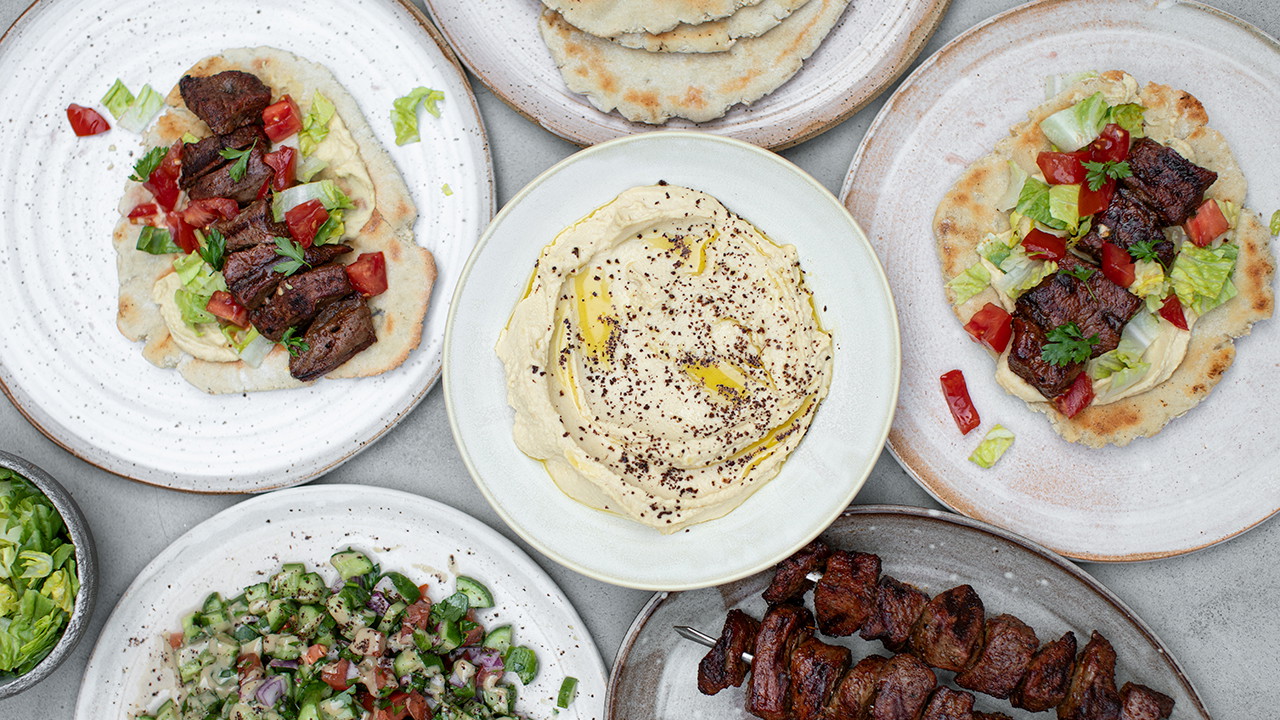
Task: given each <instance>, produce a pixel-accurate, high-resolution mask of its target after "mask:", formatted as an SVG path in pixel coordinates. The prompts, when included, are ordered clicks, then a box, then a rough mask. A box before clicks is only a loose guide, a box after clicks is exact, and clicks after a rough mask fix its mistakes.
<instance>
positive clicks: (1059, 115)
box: [1040, 92, 1109, 152]
mask: <svg viewBox="0 0 1280 720" xmlns="http://www.w3.org/2000/svg"><path fill="white" fill-rule="evenodd" d="M1108 108H1109V106H1108V105H1107V101H1106V98H1104V97H1103V96H1102V93H1100V92H1097V93H1094V94H1093V95H1090V96H1089V97H1087V98H1085V99H1084V100H1081V101H1080V102H1078V103H1076V104H1075V105H1072V106H1071V107H1069V108H1067V109H1065V110H1059V111H1058V112H1056V113H1054V114H1052V115H1050V116H1049V117H1047V118H1045V119H1044V120H1042V121H1041V122H1040V130H1041V131H1042V132H1044V135H1045V137H1047V138H1049V142H1051V143H1053V144H1054V145H1056V146H1057V147H1058V149H1059V150H1063V151H1065V152H1073V151H1076V150H1079V149H1080V148H1082V147H1084V146H1085V145H1088V144H1089V143H1091V142H1093V139H1094V138H1096V137H1098V133H1099V132H1101V131H1102V128H1103V127H1104V126H1105V125H1106V119H1107V110H1108Z"/></svg>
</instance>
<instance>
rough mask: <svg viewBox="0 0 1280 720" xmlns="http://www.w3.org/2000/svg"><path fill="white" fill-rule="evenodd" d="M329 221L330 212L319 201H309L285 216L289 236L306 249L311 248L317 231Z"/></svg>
mask: <svg viewBox="0 0 1280 720" xmlns="http://www.w3.org/2000/svg"><path fill="white" fill-rule="evenodd" d="M328 219H329V211H328V210H325V209H324V203H322V202H320V201H319V200H308V201H306V202H304V203H302V204H301V205H298V206H297V207H294V208H293V209H292V210H290V211H288V212H286V213H285V214H284V221H285V223H286V224H287V225H288V226H289V234H290V235H292V236H293V239H294V240H296V241H297V242H298V244H299V245H301V246H302V247H304V248H309V247H311V243H312V241H314V240H315V238H316V231H317V230H319V229H320V226H321V225H323V224H324V221H325V220H328Z"/></svg>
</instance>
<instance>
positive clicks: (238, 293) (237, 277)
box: [222, 244, 351, 311]
mask: <svg viewBox="0 0 1280 720" xmlns="http://www.w3.org/2000/svg"><path fill="white" fill-rule="evenodd" d="M349 252H351V248H350V247H348V246H346V245H316V246H313V247H309V248H307V249H306V252H305V254H304V255H303V257H304V258H306V261H307V262H308V263H309V264H310V265H311V266H312V267H318V266H320V265H324V264H325V263H328V262H331V261H332V260H333V259H334V258H336V257H338V256H339V255H343V254H345V253H349ZM284 260H285V258H283V257H281V256H280V255H278V254H277V253H276V246H275V245H274V244H266V245H255V246H254V247H251V248H249V249H248V250H241V251H240V252H235V253H231V254H230V255H228V256H227V262H226V264H225V265H224V266H223V268H222V275H223V277H224V278H226V281H227V288H228V289H229V290H231V294H232V295H234V296H235V298H236V302H238V303H240V304H241V305H243V306H244V307H245V309H247V310H250V311H253V310H257V309H258V308H259V307H261V306H262V303H263V302H265V301H266V300H267V298H268V297H270V296H271V294H272V293H274V292H275V291H276V288H277V287H278V286H279V285H280V281H281V280H284V275H281V274H280V273H278V272H276V271H275V267H276V265H279V264H280V263H281V262H283V261H284Z"/></svg>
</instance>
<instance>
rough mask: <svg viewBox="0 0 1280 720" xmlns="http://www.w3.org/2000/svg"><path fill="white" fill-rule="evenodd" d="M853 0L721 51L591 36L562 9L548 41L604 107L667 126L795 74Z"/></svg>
mask: <svg viewBox="0 0 1280 720" xmlns="http://www.w3.org/2000/svg"><path fill="white" fill-rule="evenodd" d="M848 4H849V0H811V1H810V2H808V3H806V4H805V5H804V6H803V7H801V8H800V9H799V10H797V11H796V12H794V13H792V14H791V16H790V17H788V18H787V19H786V20H784V21H782V23H781V24H779V25H778V27H776V28H774V29H772V30H770V31H769V32H767V33H765V34H764V35H761V36H760V37H757V38H748V39H744V40H739V41H737V42H736V43H735V44H734V45H733V47H731V48H729V49H728V50H727V51H725V52H721V53H702V54H692V53H651V52H646V51H644V50H633V49H631V48H625V47H622V46H621V45H619V44H617V43H615V42H612V41H609V40H604V39H601V38H598V37H596V36H594V35H590V34H588V33H584V32H582V31H581V30H578V29H577V28H575V27H574V26H573V25H571V24H569V23H568V22H567V21H566V20H565V19H564V17H562V16H561V15H559V14H558V13H555V12H551V11H547V12H545V13H543V15H542V20H541V23H540V25H541V29H542V38H543V40H545V41H546V43H547V47H548V48H550V50H551V55H552V57H554V58H555V62H556V65H557V66H558V67H559V68H560V73H561V74H562V75H563V76H564V81H565V84H567V85H568V86H569V89H570V90H572V91H573V92H576V93H582V94H584V95H586V96H587V98H588V99H589V100H590V101H591V104H592V105H595V106H596V107H597V108H599V109H600V110H601V111H602V112H610V111H611V110H614V109H617V110H618V112H619V113H621V114H622V116H623V117H625V118H626V119H628V120H631V121H633V122H644V123H651V124H659V123H663V122H666V121H667V120H668V119H670V118H672V117H682V118H687V119H689V120H692V121H694V122H706V121H708V120H714V119H715V118H718V117H720V116H721V115H724V114H725V113H726V112H727V111H728V110H729V108H730V107H731V106H733V105H735V104H738V103H746V104H750V103H752V102H754V101H756V100H758V99H760V98H761V97H764V96H765V95H767V94H768V93H770V92H773V91H774V90H775V89H777V88H778V86H779V85H781V84H783V83H784V82H786V81H787V80H790V79H791V76H793V75H795V74H796V72H798V71H799V70H800V66H801V65H802V64H803V63H804V61H805V59H806V58H808V57H809V56H810V55H812V54H813V52H814V51H815V50H817V49H818V45H819V44H820V43H821V42H822V40H823V38H825V37H826V36H827V33H829V32H830V31H831V29H832V28H833V27H835V25H836V22H837V21H838V20H839V19H840V15H841V14H842V13H843V12H844V9H845V7H847V6H848Z"/></svg>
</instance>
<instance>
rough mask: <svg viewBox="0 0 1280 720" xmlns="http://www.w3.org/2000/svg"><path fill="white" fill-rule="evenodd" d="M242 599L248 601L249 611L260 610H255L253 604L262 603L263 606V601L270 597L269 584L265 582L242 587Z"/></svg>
mask: <svg viewBox="0 0 1280 720" xmlns="http://www.w3.org/2000/svg"><path fill="white" fill-rule="evenodd" d="M244 599H245V601H246V602H248V603H249V612H262V611H261V610H255V609H254V606H255V605H262V606H264V607H265V603H266V602H267V601H268V600H270V599H271V586H269V585H267V584H266V583H258V584H257V585H250V586H249V587H247V588H245V589H244Z"/></svg>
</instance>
